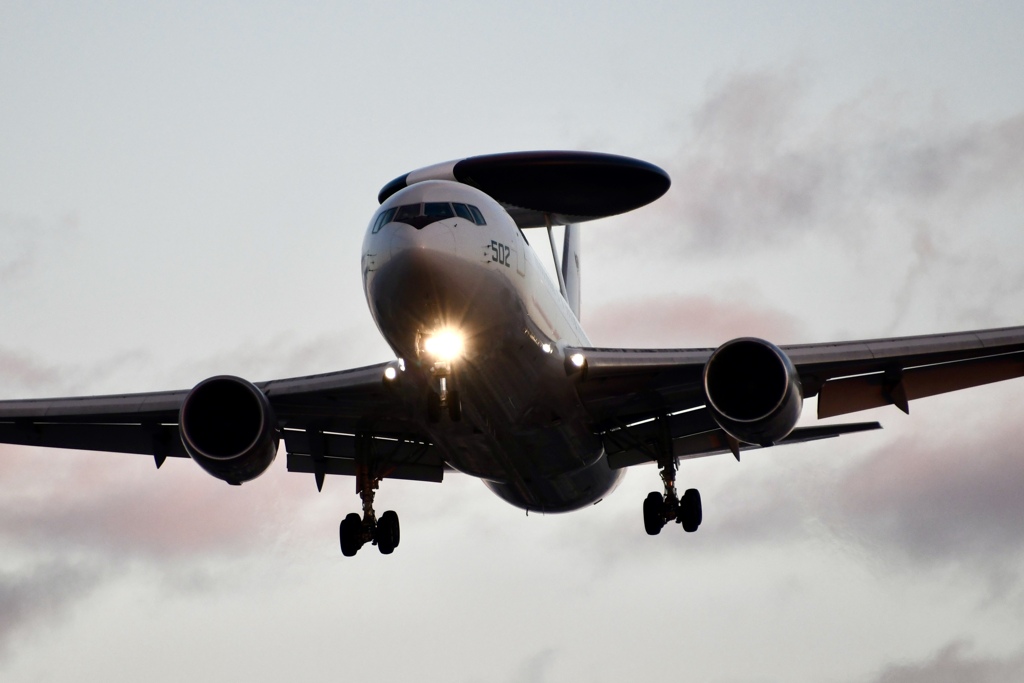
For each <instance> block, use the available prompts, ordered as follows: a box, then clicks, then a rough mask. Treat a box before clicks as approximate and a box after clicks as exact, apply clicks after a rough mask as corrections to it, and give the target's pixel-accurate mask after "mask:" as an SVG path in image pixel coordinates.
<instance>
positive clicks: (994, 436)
mask: <svg viewBox="0 0 1024 683" xmlns="http://www.w3.org/2000/svg"><path fill="white" fill-rule="evenodd" d="M1022 439H1024V425H1022V424H1021V423H1020V421H1019V420H1008V421H1006V422H1002V423H996V425H995V426H990V427H989V428H988V429H984V428H983V429H982V430H972V429H970V428H969V427H968V426H967V425H966V424H965V425H963V428H962V429H959V430H955V431H953V432H951V433H948V434H947V433H943V432H938V433H937V432H929V433H926V434H925V435H922V434H918V435H916V436H910V437H905V438H901V439H897V440H895V441H892V442H889V443H887V444H886V445H885V446H884V447H883V448H882V449H880V450H879V451H877V452H876V453H874V454H873V455H871V456H870V457H868V458H867V459H865V460H863V461H862V462H860V463H859V464H857V465H856V466H854V467H851V468H849V469H848V470H846V471H844V472H843V474H842V476H841V478H840V480H839V481H838V482H837V486H838V488H837V491H836V495H835V497H834V498H833V499H831V502H830V505H829V507H828V508H827V509H825V510H823V514H824V515H825V517H826V519H827V520H828V523H829V524H831V525H832V526H833V528H834V529H835V530H836V531H837V532H838V533H840V534H843V535H850V536H851V537H852V538H854V539H856V540H857V542H859V543H861V544H863V545H865V546H867V547H869V548H871V549H874V550H877V551H881V552H884V553H886V554H887V555H889V556H895V557H899V558H902V559H904V560H905V561H908V562H910V563H913V564H915V565H924V566H930V567H936V566H958V567H963V568H965V569H967V570H969V571H972V572H980V573H982V574H983V575H986V576H988V577H989V578H990V580H992V581H993V582H994V586H998V585H1000V584H1003V583H1005V582H1006V581H1011V580H1012V581H1013V582H1017V581H1018V580H1019V571H1018V566H1019V559H1020V557H1021V554H1022V553H1024V527H1022V526H1021V524H1020V520H1021V519H1022V518H1024V494H1022V491H1024V458H1021V457H1020V452H1019V448H1018V447H1017V444H1020V443H1021V440H1022Z"/></svg>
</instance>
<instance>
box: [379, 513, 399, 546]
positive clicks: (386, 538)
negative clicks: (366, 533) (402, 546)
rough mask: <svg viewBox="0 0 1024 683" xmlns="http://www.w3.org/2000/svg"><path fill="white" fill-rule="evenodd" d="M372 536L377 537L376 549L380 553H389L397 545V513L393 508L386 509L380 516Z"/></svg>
mask: <svg viewBox="0 0 1024 683" xmlns="http://www.w3.org/2000/svg"><path fill="white" fill-rule="evenodd" d="M374 536H375V537H376V539H377V550H379V551H380V552H381V554H382V555H390V554H391V553H392V552H394V550H395V548H397V547H398V541H399V540H400V533H399V527H398V514H397V513H395V511H394V510H388V511H387V512H385V513H384V514H383V515H381V516H380V519H378V520H377V530H376V532H374Z"/></svg>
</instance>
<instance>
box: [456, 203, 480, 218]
mask: <svg viewBox="0 0 1024 683" xmlns="http://www.w3.org/2000/svg"><path fill="white" fill-rule="evenodd" d="M452 206H454V207H455V215H456V216H458V217H459V218H465V219H466V220H467V221H470V222H471V223H476V219H475V218H473V214H472V213H470V211H469V207H468V206H466V205H465V204H459V203H458V202H455V203H453V204H452Z"/></svg>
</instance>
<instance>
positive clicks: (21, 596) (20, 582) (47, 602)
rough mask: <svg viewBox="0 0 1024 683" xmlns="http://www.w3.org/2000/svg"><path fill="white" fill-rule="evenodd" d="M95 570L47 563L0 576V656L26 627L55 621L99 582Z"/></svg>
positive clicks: (58, 562)
mask: <svg viewBox="0 0 1024 683" xmlns="http://www.w3.org/2000/svg"><path fill="white" fill-rule="evenodd" d="M99 579H100V576H99V573H98V572H97V571H96V570H95V569H92V568H89V567H86V566H82V565H78V564H74V563H71V562H67V561H48V562H44V563H40V564H37V565H32V566H30V567H27V568H25V569H22V570H20V571H10V572H3V573H0V655H3V654H6V651H7V649H8V648H9V647H10V641H11V640H12V639H13V638H14V637H15V635H16V634H17V633H21V632H23V631H24V629H26V628H27V627H30V626H32V625H36V624H39V623H40V622H45V621H47V620H52V619H55V618H56V617H57V616H59V615H60V614H61V613H63V612H64V611H65V610H66V609H67V608H68V607H69V606H70V604H72V603H73V602H74V601H76V600H78V599H80V598H82V597H83V596H85V595H86V594H88V593H89V592H90V591H91V590H92V589H93V588H94V587H95V586H96V585H97V584H98V582H99Z"/></svg>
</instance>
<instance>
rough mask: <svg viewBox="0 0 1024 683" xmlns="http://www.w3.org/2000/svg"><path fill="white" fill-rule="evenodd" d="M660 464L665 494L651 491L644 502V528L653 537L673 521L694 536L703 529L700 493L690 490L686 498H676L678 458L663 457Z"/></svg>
mask: <svg viewBox="0 0 1024 683" xmlns="http://www.w3.org/2000/svg"><path fill="white" fill-rule="evenodd" d="M658 465H659V466H660V468H661V481H662V482H663V483H664V485H665V492H664V493H659V492H658V491H651V492H650V493H649V494H647V499H646V500H644V529H645V530H646V531H647V533H648V535H650V536H657V535H658V534H659V533H661V529H662V528H663V527H664V526H665V525H666V524H667V523H669V522H673V521H674V522H678V523H679V524H682V525H683V531H686V532H689V533H693V532H694V531H696V530H697V527H699V526H700V523H701V521H702V519H703V516H704V515H703V511H702V509H701V504H700V492H699V491H698V490H697V489H687V490H686V493H684V494H683V497H682V498H679V497H678V496H677V495H676V468H677V467H678V463H677V461H676V459H675V458H674V457H667V458H662V459H661V460H660V461H659V462H658Z"/></svg>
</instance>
